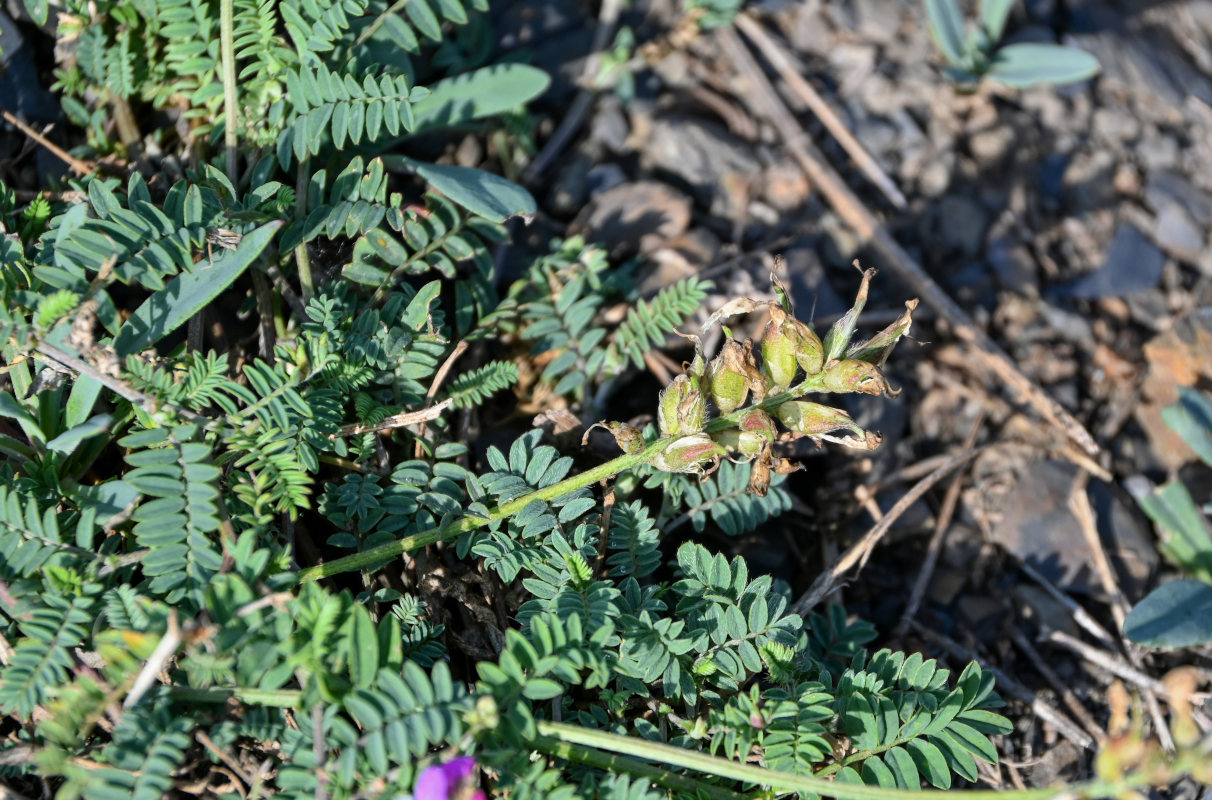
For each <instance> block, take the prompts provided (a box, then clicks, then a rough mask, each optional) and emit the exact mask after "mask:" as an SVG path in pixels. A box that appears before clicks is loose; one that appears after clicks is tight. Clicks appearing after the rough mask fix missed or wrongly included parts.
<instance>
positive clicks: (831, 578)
mask: <svg viewBox="0 0 1212 800" xmlns="http://www.w3.org/2000/svg"><path fill="white" fill-rule="evenodd" d="M985 449H986V448H984V447H982V448H979V449H976V450H969V451H967V452H964V453H960V454H959V455H958V456H954V457H952V458H951V459H949V460H948V461H947V462H946V463H945V464H943V465H942V466H941V467H939V468H938V469H936V470H934V472H932V473H930V474H929V475H927V476H926V477H925V478H923V479H922V480H921V481H919V482H918V483H917V484H915V485H914V486H913V488H912V489H910V490H909V491H908V492H905V496H904V497H902V498H901V499H900V500H898V501H897V502H896V505H894V506H893V507H892V508H891V509H889V510H888V513H887V514H885V515H884V517H883V519H881V520H880V521H879V522H877V523H876V524H875V525H874V526H873V527H872V528H871V530H869V531H867V533H866V534H864V536H863V538H862V539H859V540H858V541H857V542H855V543H854V545H853V546H851V548H850V549H849V550H847V551H846V552H845V553H844V554H843V555H842V558H841V560H840V561H838V562H837V563H836V564H834V565H833V567H831V568H830V569H828V570H826V571H825V572H822V573H821V574H820V575H819V576H818V577H817V579H816V580H815V581H813V582H812V586H810V587H809V588H808V591H806V592H804V594H803V595H802V596H801V597H800V598H799V599H798V600H796V601H795V604H794V605H793V606H792V607H791V613H793V614H799V615H801V616H803V615H805V614H807V613H808V611H810V610H811V609H812V608H813V607H815V606H816V605H817V603H819V602H821V600H822V598H824V597H825V595H827V594H829V592H830V591H831V590H832V588H833V584H834V583H835V582H836V581H837V580H838V578H840V577H841V576H842V574H843V573H845V572H846V571H847V570H848V569H850V568H851V567H853V566H854V565H856V564H859V563H861V562H864V561H866V559H867V556H868V555H870V553H871V550H872V549H873V548H874V547H875V546H876V545H877V544H879V541H880V539H882V538H884V534H885V533H887V532H888V529H889V528H891V527H892V523H894V522H896V521H897V520H898V519H900V517H901V515H902V514H904V513H905V512H906V511H908V510H909V508H910V506H912V505H913V504H914V503H916V502H917V500H918V498H920V497H921V496H922V495H924V494H925V493H926V492H928V491H929V490H930V488H931V487H932V486H934V485H935V484H936V483H938V482H939V481H941V480H942V479H943V478H945V477H947V475H948V474H949V473H950V472H951V471H952V470H953V469H955V468H956V467H959V466H960V465H961V464H966V463H968V462H969V461H971V460H972V459H973V458H976V457H977V456H978V455H980V454H981V453H983V452H984V451H985Z"/></svg>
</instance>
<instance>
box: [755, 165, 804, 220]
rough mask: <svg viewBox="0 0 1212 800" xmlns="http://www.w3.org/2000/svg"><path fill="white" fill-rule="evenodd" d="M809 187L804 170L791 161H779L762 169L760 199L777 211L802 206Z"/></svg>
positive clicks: (792, 209) (791, 209) (790, 209)
mask: <svg viewBox="0 0 1212 800" xmlns="http://www.w3.org/2000/svg"><path fill="white" fill-rule="evenodd" d="M810 188H811V187H810V186H809V184H808V178H806V177H805V176H804V171H803V170H802V169H800V168H799V166H797V165H796V164H795V163H793V162H791V161H787V160H783V161H780V162H779V163H777V164H773V165H771V166H769V167H767V168H766V169H765V170H763V171H762V199H764V200H765V201H766V202H767V203H769V204H770V205H771V206H773V207H774V208H775V209H777V210H778V211H794V210H795V209H797V208H799V207H800V206H802V205H803V204H804V201H805V200H807V199H808V192H809V190H810Z"/></svg>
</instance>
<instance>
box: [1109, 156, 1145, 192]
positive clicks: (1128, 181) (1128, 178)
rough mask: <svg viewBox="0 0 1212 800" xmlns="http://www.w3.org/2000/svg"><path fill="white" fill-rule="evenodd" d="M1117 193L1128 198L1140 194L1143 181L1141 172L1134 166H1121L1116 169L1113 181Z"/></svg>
mask: <svg viewBox="0 0 1212 800" xmlns="http://www.w3.org/2000/svg"><path fill="white" fill-rule="evenodd" d="M1112 183H1113V185H1114V186H1115V191H1117V192H1119V193H1120V194H1122V195H1125V196H1127V197H1136V196H1137V195H1138V194H1140V190H1141V186H1142V181H1141V177H1140V170H1139V169H1137V168H1136V165H1134V164H1120V165H1119V166H1118V167H1116V168H1115V178H1114V179H1113V180H1112Z"/></svg>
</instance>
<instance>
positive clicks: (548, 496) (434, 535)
mask: <svg viewBox="0 0 1212 800" xmlns="http://www.w3.org/2000/svg"><path fill="white" fill-rule="evenodd" d="M819 380H820V377H819V376H812V377H809V378H807V379H806V380H805V381H804V382H803V383H801V384H800V385H798V386H796V387H795V388H793V389H791V390H790V391H786V392H782V393H780V394H777V395H774V396H772V397H767V398H766V399H765V400H763V401H762V402H761V403H759V404H757V406H753V407H750V408H746V409H743V410H741V411H734V412H732V413H731V414H724V415H723V416H720V417H717V418H716V419H713V420H711V421H710V422H708V423H707V425H706V428H705V430H706V431H707V432H708V433H715V432H717V431H722V430H726V429H728V428H730V427H732V426H734V425H736V424H737V422H738V420H739V419H740V416H741V414H744V413H747V412H749V411H752V410H753V408H760V409H762V410H764V411H770V410H773V409H775V408H778V407H779V406H780V405H782V404H783V403H785V402H787V401H788V400H794V399H795V398H797V397H800V396H801V395H803V394H804V392H807V391H811V390H812V389H813V388H815V387H816V385H817V383H818V382H819ZM672 438H676V437H667V438H663V439H657V440H656V441H655V442H651V443H650V444H648V445H647V446H645V447H644V449H643V450H640V451H639V452H636V453H625V454H623V455H621V456H619V457H618V458H615V459H612V460H610V461H607V462H606V463H605V464H599V465H598V466H596V467H594V468H593V469H590V470H588V471H586V472H582V473H581V474H579V475H574V476H572V477H571V478H566V479H564V480H562V481H560V482H559V483H557V484H554V485H552V486H548V487H547V488H545V489H538V490H536V491H533V492H530V493H529V494H524V495H522V496H521V497H518V498H516V499H514V500H510V501H509V502H508V503H502V504H501V505H499V506H497V507H496V508H495V509H493V510H492V511H490V512H488V516H487V517H463V518H462V519H459V520H456V521H454V522H452V523H451V524H449V525H446V526H444V527H443V526H437V527H434V528H430V529H429V530H425V531H421V532H420V533H415V534H413V535H412V536H405V537H404V538H403V539H399V540H397V541H394V542H387V543H386V544H381V545H379V546H378V547H372V548H371V549H369V550H367V551H365V552H362V553H354V554H352V555H348V556H343V557H341V558H338V559H336V560H334V561H329V562H327V563H324V564H317V565H316V566H314V567H308V568H307V569H305V570H301V571H300V572H299V583H309V582H311V581H318V580H320V579H321V578H330V577H332V576H333V575H339V574H341V573H342V572H352V571H354V570H359V569H365V568H366V567H369V566H370V565H372V564H377V563H379V562H382V561H386V560H388V559H391V558H395V557H396V556H399V555H403V554H404V553H409V552H412V551H413V550H420V549H421V548H422V547H426V546H428V545H431V544H436V543H437V542H441V541H445V540H446V539H453V538H454V537H456V536H461V535H463V534H464V533H467V532H468V531H473V530H475V529H476V528H482V527H484V526H485V525H490V524H492V523H494V522H500V521H501V520H503V519H507V518H508V517H511V516H513V515H514V514H516V513H518V512H519V511H521V510H522V509H523V508H526V506H528V505H530V504H531V503H533V502H534V501H535V500H543V501H548V500H554V499H555V498H557V497H563V496H564V495H566V494H569V493H570V492H575V491H576V490H577V489H584V488H585V487H586V486H592V485H593V484H595V483H597V482H598V481H602V480H605V479H607V478H612V477H614V476H615V475H618V474H619V473H620V472H624V471H626V470H629V469H631V468H632V467H637V466H639V465H640V464H644V463H647V462H648V461H649V460H650V459H651V458H652V457H653V456H655V455H656V454H657V453H659V452H660V451H661V450H663V449H664V448H665V447H667V446H668V445H669V443H670V441H671V439H672Z"/></svg>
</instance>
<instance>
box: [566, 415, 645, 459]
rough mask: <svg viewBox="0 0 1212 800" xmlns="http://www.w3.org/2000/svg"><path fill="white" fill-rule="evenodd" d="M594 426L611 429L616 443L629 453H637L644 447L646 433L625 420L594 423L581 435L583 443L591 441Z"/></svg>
mask: <svg viewBox="0 0 1212 800" xmlns="http://www.w3.org/2000/svg"><path fill="white" fill-rule="evenodd" d="M594 428H605V429H606V430H608V431H610V435H611V436H613V437H614V441H615V444H617V445H618V446H619V448H620V449H622V451H623V452H624V453H626V454H628V455H635V454H636V453H638V452H640V451H641V450H643V449H644V434H642V433H640V430H639V428H635V427H633V426H631V425H628V424H627V423H625V422H595V423H593V424H592V425H590V426H589V427H588V428H586V429H585V435H584V436H582V437H581V444H582V445H585V444H587V443H588V442H589V433H590V431H592V430H593V429H594Z"/></svg>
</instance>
